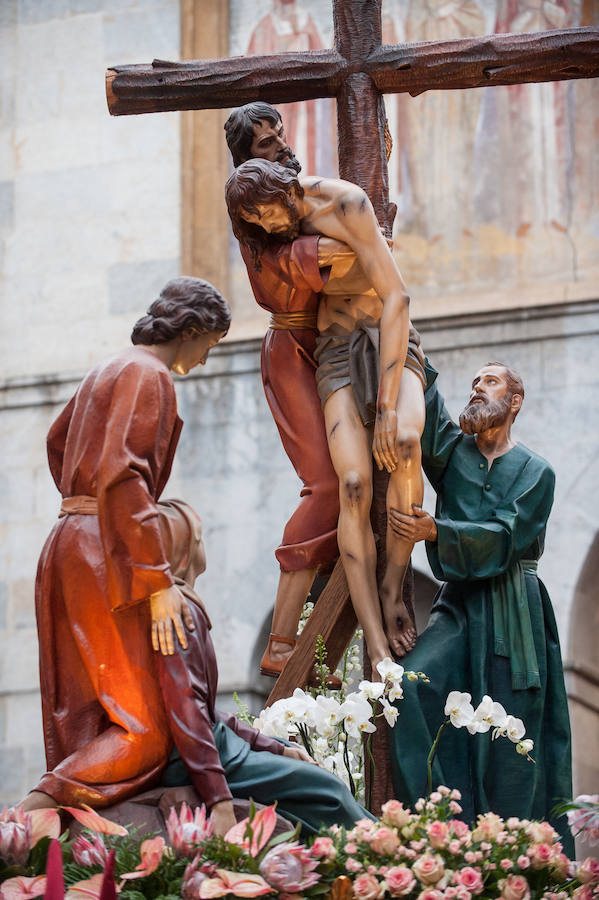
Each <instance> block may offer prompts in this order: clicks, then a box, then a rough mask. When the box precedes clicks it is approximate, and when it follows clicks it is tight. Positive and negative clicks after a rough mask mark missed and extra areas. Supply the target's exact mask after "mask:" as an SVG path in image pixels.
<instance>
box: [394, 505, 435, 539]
mask: <svg viewBox="0 0 599 900" xmlns="http://www.w3.org/2000/svg"><path fill="white" fill-rule="evenodd" d="M412 510H413V513H414V515H413V516H407V515H405V514H404V513H400V512H399V510H397V509H390V510H389V526H390V528H391V530H392V531H393V533H394V534H396V535H397V537H398V538H401V539H402V540H404V541H409V542H410V543H411V544H416V543H417V542H418V541H436V540H437V523H436V522H435V520H434V519H433V517H432V516H431V515H429V513H427V512H426V510H424V509H421V508H420V507H419V506H416V505H414V506H413V507H412Z"/></svg>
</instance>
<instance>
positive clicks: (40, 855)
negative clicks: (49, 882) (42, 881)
mask: <svg viewBox="0 0 599 900" xmlns="http://www.w3.org/2000/svg"><path fill="white" fill-rule="evenodd" d="M50 840H51V839H50V838H49V837H43V838H40V840H39V841H38V842H37V844H36V845H35V847H32V848H31V852H30V854H29V858H28V860H27V868H31V869H33V874H34V875H43V874H44V872H45V871H46V861H47V859H48V850H49V848H50Z"/></svg>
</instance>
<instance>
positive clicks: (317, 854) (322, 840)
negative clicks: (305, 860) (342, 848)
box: [311, 837, 347, 859]
mask: <svg viewBox="0 0 599 900" xmlns="http://www.w3.org/2000/svg"><path fill="white" fill-rule="evenodd" d="M346 849H347V848H346ZM311 851H312V856H313V857H314V858H315V859H336V857H337V849H336V847H335V844H334V843H333V840H332V838H330V837H317V838H316V839H315V841H314V843H313V844H312V847H311Z"/></svg>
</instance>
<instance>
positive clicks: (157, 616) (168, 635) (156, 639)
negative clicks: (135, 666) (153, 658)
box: [150, 585, 195, 656]
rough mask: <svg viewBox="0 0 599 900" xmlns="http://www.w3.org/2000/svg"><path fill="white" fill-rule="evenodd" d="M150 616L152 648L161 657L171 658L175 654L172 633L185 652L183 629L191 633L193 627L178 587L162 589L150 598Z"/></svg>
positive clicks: (185, 602)
mask: <svg viewBox="0 0 599 900" xmlns="http://www.w3.org/2000/svg"><path fill="white" fill-rule="evenodd" d="M150 614H151V616H152V647H153V648H154V650H156V651H158V650H160V652H161V653H162V655H163V656H172V655H173V653H174V652H175V636H174V634H173V627H174V631H175V632H176V634H177V637H178V638H179V643H180V644H181V646H182V647H183V649H184V650H187V636H186V634H185V629H186V628H187V629H188V630H189V631H193V630H194V628H195V625H194V624H193V619H192V617H191V613H190V611H189V608H188V606H187V600H186V599H185V597H184V596H183V594H182V593H181V591H180V590H179V588H178V587H175V585H171V587H168V588H163V590H161V591H156V593H155V594H151V596H150Z"/></svg>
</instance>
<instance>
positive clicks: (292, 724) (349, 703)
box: [253, 646, 428, 801]
mask: <svg viewBox="0 0 599 900" xmlns="http://www.w3.org/2000/svg"><path fill="white" fill-rule="evenodd" d="M319 651H320V652H319ZM321 653H322V648H319V647H318V646H317V648H316V658H317V668H318V667H319V666H320V667H321V668H322V667H323V661H322V657H321ZM350 666H351V667H352V668H353V663H352V661H351V658H350ZM377 670H378V673H379V675H380V677H381V679H382V680H381V681H361V682H360V683H359V685H358V690H357V691H351V692H348V682H347V678H346V676H347V664H345V665H344V668H343V671H342V672H341V673H340V674H341V675H342V676H343V677H342V688H341V691H335V692H334V694H335V695H334V696H333V694H332V693H331V692H329V691H327V690H326V687H324V683H323V687H322V688H319V689H317V690H316V691H314V692H306V691H303V690H302V689H301V688H296V689H295V691H294V692H293V695H292V696H291V697H286V698H284V699H281V700H277V701H276V702H275V703H273V705H272V706H270V707H267V708H266V709H263V710H262V712H261V713H260V715H259V716H258V717H257V718H256V719H255V720H254V722H253V726H254V728H257V729H258V730H259V731H261V732H262V733H263V734H266V735H268V736H269V737H275V738H283V739H285V740H289V739H290V738H293V739H299V740H301V742H302V743H303V745H304V747H305V748H306V750H307V751H308V753H309V754H310V756H311V757H312V758H313V759H314V760H316V762H317V763H319V764H320V765H322V766H323V767H324V768H326V769H328V770H329V771H330V772H333V773H335V774H336V775H337V776H338V777H339V778H341V780H342V781H344V782H345V784H346V785H347V786H348V787H349V789H350V790H351V792H352V794H353V795H354V797H357V798H358V799H360V800H362V801H364V782H363V775H364V772H363V766H364V763H363V739H364V738H366V753H367V754H368V755H369V757H370V758H371V756H370V743H369V740H368V739H369V736H370V735H371V734H372V733H373V732H375V731H376V724H375V722H376V719H380V718H381V717H384V718H385V720H386V722H387V724H388V725H390V726H391V727H392V728H393V726H394V725H395V723H396V721H397V717H398V715H399V712H398V709H397V706H395V705H393V704H394V702H396V701H398V700H401V698H402V697H403V688H402V681H403V678H404V677H406V678H408V679H410V680H411V681H417V680H418V679H422V680H424V681H428V678H427V676H426V675H425V674H424V672H412V671H405V670H404V668H403V666H400V665H398V664H397V663H395V662H393V661H392V660H391V659H389V658H387V659H384V660H383V661H382V662H380V663H379V664H378V665H377ZM327 671H328V670H327ZM327 671H325V672H324V673H323V682H324V679H325V676H326V674H327Z"/></svg>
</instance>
